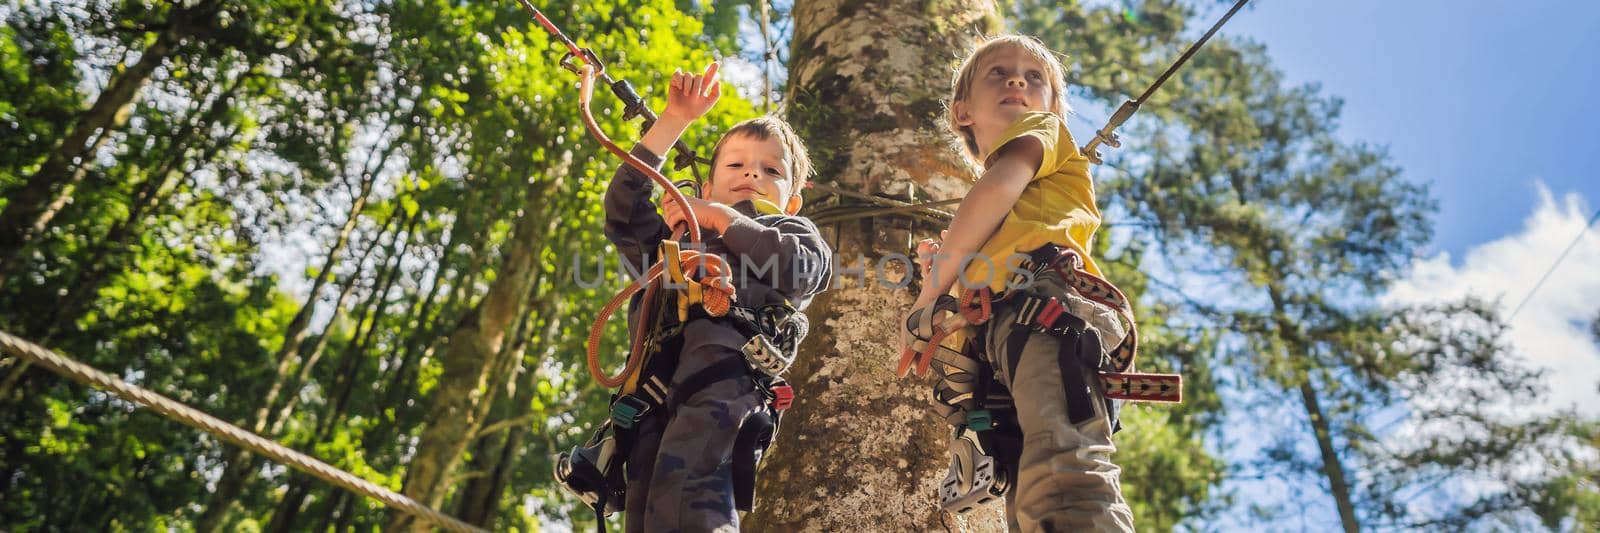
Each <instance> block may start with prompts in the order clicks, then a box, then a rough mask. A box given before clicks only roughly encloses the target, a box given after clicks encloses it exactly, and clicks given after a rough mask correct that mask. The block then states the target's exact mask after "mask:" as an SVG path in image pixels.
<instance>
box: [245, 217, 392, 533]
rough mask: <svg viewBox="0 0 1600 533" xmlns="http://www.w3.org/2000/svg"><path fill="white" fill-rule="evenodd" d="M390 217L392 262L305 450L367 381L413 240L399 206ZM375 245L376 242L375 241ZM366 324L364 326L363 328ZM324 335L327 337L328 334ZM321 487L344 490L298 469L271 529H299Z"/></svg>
mask: <svg viewBox="0 0 1600 533" xmlns="http://www.w3.org/2000/svg"><path fill="white" fill-rule="evenodd" d="M391 218H396V219H398V220H399V224H396V228H395V236H394V238H393V239H391V240H390V242H389V245H388V247H387V248H386V252H385V255H384V258H383V260H384V261H388V262H389V265H388V266H386V267H383V268H382V269H381V270H380V273H379V274H378V279H377V280H375V283H374V287H373V290H372V294H370V295H368V296H367V299H366V301H365V302H363V303H362V304H361V306H360V307H361V309H360V311H359V312H357V313H356V314H355V317H356V321H357V322H356V329H355V331H354V332H352V334H351V337H350V341H349V344H348V346H347V347H346V348H345V350H344V357H343V358H342V359H341V361H340V364H339V368H338V369H337V370H336V371H335V372H334V376H333V380H334V381H333V384H332V386H331V387H330V393H329V394H328V401H329V404H328V405H329V407H328V413H327V416H324V417H321V418H320V419H318V420H317V424H316V428H315V430H314V431H312V434H311V437H310V438H309V439H308V440H307V441H306V442H304V443H303V445H302V447H301V448H302V449H304V450H310V449H312V448H314V447H315V446H316V445H317V444H318V443H321V442H327V441H328V440H330V439H332V438H333V432H334V428H335V427H337V426H338V425H339V424H340V422H342V421H343V420H344V419H345V417H346V415H347V414H348V413H349V411H350V406H351V405H350V397H351V395H352V394H353V393H354V392H355V389H356V387H358V386H360V385H361V384H362V383H363V382H364V380H363V379H362V376H361V374H362V367H363V365H362V363H363V361H365V360H366V358H367V352H368V351H369V350H370V349H371V347H372V344H373V339H374V338H375V335H376V333H377V330H378V327H379V325H380V323H381V322H382V320H383V316H384V314H385V304H386V303H387V299H388V294H389V290H390V289H391V288H393V286H394V282H395V280H396V279H398V278H399V277H400V266H401V260H402V259H403V257H402V256H403V255H404V253H403V250H404V247H405V246H407V245H408V244H409V242H410V236H409V235H408V236H406V237H405V238H406V241H405V244H402V242H401V238H402V236H401V233H403V229H402V226H403V225H404V224H405V216H404V212H403V211H398V210H397V211H395V215H394V216H392V217H391ZM384 227H385V228H387V227H388V225H387V224H385V225H384ZM382 237H383V236H382V235H379V236H378V239H379V242H381V239H382ZM374 245H375V246H376V245H377V244H376V243H374ZM363 327H365V329H364V330H363ZM323 337H324V338H326V334H324V336H323ZM284 414H285V415H287V410H285V412H284ZM335 466H338V465H337V463H335ZM319 488H323V489H326V490H325V491H326V492H328V493H329V494H331V496H329V498H330V499H335V500H336V499H337V497H338V496H337V493H338V492H341V491H339V490H337V489H333V488H331V487H326V486H325V485H322V484H321V483H320V482H319V481H317V480H315V479H314V478H312V477H311V476H308V475H304V474H300V473H298V472H297V473H296V474H295V476H293V477H292V478H291V481H290V487H289V489H288V490H287V491H285V497H284V498H283V500H282V501H280V502H279V503H278V506H277V511H275V512H274V513H273V517H272V522H271V523H269V524H268V530H270V531H285V532H286V531H294V530H296V520H297V518H298V517H299V515H300V510H301V508H302V507H304V505H305V499H306V498H307V497H309V496H310V495H311V493H312V492H313V491H314V490H316V489H319ZM336 504H337V501H332V502H330V501H328V500H323V501H322V502H321V503H319V505H324V510H326V511H329V512H331V509H327V508H326V506H327V505H336ZM310 515H311V516H317V513H310Z"/></svg>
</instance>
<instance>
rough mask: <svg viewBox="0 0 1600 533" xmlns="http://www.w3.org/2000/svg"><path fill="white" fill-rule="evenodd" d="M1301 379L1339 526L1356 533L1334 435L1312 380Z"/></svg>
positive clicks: (1354, 519) (1347, 483)
mask: <svg viewBox="0 0 1600 533" xmlns="http://www.w3.org/2000/svg"><path fill="white" fill-rule="evenodd" d="M1301 377H1302V378H1303V379H1302V380H1301V382H1300V398H1301V399H1302V400H1304V401H1305V407H1306V416H1307V417H1308V418H1310V419H1311V429H1312V430H1313V431H1314V432H1315V433H1316V437H1317V450H1318V451H1320V452H1321V453H1322V473H1323V474H1324V475H1326V476H1328V489H1329V491H1330V492H1332V493H1333V501H1334V504H1335V505H1337V506H1338V508H1339V523H1340V524H1342V525H1343V526H1344V530H1345V532H1346V533H1356V532H1357V531H1361V522H1360V521H1358V520H1357V518H1356V508H1355V505H1354V504H1353V503H1352V502H1351V500H1350V483H1349V481H1347V480H1346V479H1345V471H1344V463H1343V462H1342V461H1340V460H1339V453H1338V452H1337V451H1335V450H1334V447H1333V431H1332V429H1331V428H1330V427H1329V425H1328V417H1326V416H1324V415H1323V413H1322V405H1321V404H1320V403H1318V401H1317V391H1316V389H1314V388H1312V386H1311V377H1310V376H1308V375H1302V376H1301Z"/></svg>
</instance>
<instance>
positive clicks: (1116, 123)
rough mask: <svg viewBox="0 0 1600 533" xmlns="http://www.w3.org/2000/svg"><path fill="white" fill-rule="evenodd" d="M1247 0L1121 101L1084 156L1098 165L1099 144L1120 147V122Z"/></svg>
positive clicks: (1192, 54) (1196, 50)
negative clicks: (1136, 94) (1151, 80)
mask: <svg viewBox="0 0 1600 533" xmlns="http://www.w3.org/2000/svg"><path fill="white" fill-rule="evenodd" d="M1249 2H1250V0H1239V1H1238V2H1237V3H1234V4H1233V8H1231V9H1229V10H1228V12H1227V14H1224V15H1223V16H1222V19H1220V20H1218V21H1217V23H1216V24H1212V25H1211V29H1209V30H1206V33H1205V35H1202V36H1200V40H1198V41H1195V42H1194V44H1191V45H1189V49H1188V50H1185V51H1184V52H1183V55H1182V56H1180V57H1178V60H1177V61H1175V62H1173V63H1172V66H1170V67H1167V70H1166V72H1162V73H1161V76H1160V77H1157V78H1156V81H1155V83H1152V84H1150V87H1149V88H1147V89H1145V90H1144V93H1143V94H1140V95H1139V97H1138V98H1135V99H1132V100H1128V101H1126V102H1123V103H1122V106H1121V107H1118V108H1117V112H1116V113H1112V114H1111V118H1110V119H1109V120H1107V121H1106V125H1105V127H1103V128H1100V131H1097V132H1095V134H1094V138H1093V139H1090V140H1089V144H1085V145H1083V147H1082V148H1080V149H1079V150H1080V151H1082V152H1083V155H1084V157H1087V158H1089V161H1090V162H1092V163H1094V164H1096V165H1098V164H1100V150H1099V149H1098V147H1099V146H1100V145H1101V144H1105V145H1106V146H1110V147H1112V148H1121V147H1122V141H1121V140H1119V139H1118V138H1117V128H1119V127H1121V126H1122V123H1123V122H1127V121H1128V119H1129V118H1133V114H1134V113H1137V112H1138V111H1139V106H1141V105H1144V103H1145V102H1146V101H1148V100H1149V99H1150V96H1151V95H1153V94H1155V92H1156V90H1157V89H1160V88H1161V86H1162V85H1165V84H1166V83H1167V78H1170V77H1172V75H1173V74H1175V73H1177V72H1178V70H1179V69H1181V68H1183V65H1184V64H1185V63H1188V62H1189V58H1190V57H1193V56H1194V54H1195V52H1198V51H1200V47H1201V46H1204V45H1205V44H1206V41H1209V40H1211V36H1212V35H1215V34H1216V33H1217V30H1220V29H1222V26H1223V25H1224V24H1227V23H1228V19H1231V18H1233V14H1234V13H1238V12H1239V9H1241V8H1243V7H1244V5H1245V4H1247V3H1249Z"/></svg>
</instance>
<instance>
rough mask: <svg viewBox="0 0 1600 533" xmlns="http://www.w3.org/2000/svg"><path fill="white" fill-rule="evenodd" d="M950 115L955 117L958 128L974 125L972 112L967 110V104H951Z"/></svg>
mask: <svg viewBox="0 0 1600 533" xmlns="http://www.w3.org/2000/svg"><path fill="white" fill-rule="evenodd" d="M950 114H951V115H953V116H954V117H955V122H956V125H957V126H971V125H972V110H970V109H968V108H967V103H966V102H952V103H951V104H950Z"/></svg>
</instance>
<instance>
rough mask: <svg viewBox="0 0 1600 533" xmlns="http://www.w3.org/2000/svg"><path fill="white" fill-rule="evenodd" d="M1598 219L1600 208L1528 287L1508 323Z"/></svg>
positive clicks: (1508, 317) (1507, 318)
mask: <svg viewBox="0 0 1600 533" xmlns="http://www.w3.org/2000/svg"><path fill="white" fill-rule="evenodd" d="M1596 220H1600V209H1596V210H1595V211H1594V216H1591V217H1589V221H1588V222H1585V223H1583V229H1581V230H1578V236H1576V237H1573V238H1572V243H1571V244H1568V245H1567V249H1565V250H1562V251H1561V255H1560V256H1558V257H1556V262H1554V263H1550V268H1549V269H1546V270H1545V271H1544V275H1543V276H1540V277H1539V281H1538V282H1537V283H1534V284H1533V288H1532V289H1528V294H1527V295H1526V296H1523V297H1522V301H1521V302H1519V303H1517V307H1516V309H1512V310H1511V314H1510V315H1507V316H1506V323H1507V324H1510V323H1511V319H1513V318H1516V317H1517V313H1521V312H1522V306H1525V305H1528V300H1531V299H1533V293H1536V292H1539V287H1541V286H1543V285H1544V282H1545V280H1548V279H1550V274H1553V273H1555V271H1556V267H1557V266H1560V265H1561V262H1562V261H1565V260H1566V259H1567V254H1569V253H1572V249H1573V248H1577V247H1578V241H1581V240H1583V236H1584V235H1587V234H1588V233H1589V227H1590V226H1593V225H1594V221H1596Z"/></svg>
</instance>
